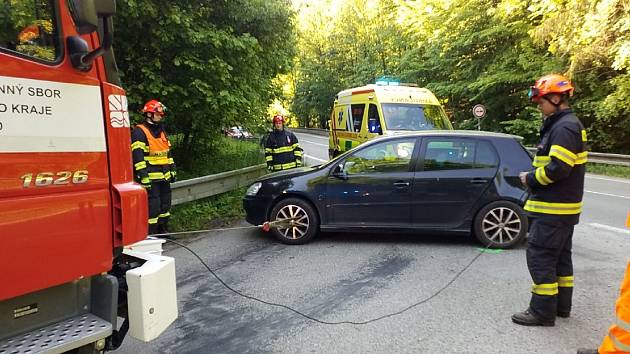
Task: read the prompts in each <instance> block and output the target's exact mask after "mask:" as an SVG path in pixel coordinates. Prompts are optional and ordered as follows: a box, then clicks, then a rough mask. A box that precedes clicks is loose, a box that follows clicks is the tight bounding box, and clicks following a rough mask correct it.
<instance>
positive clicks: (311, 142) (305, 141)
mask: <svg viewBox="0 0 630 354" xmlns="http://www.w3.org/2000/svg"><path fill="white" fill-rule="evenodd" d="M299 142H304V143H309V144H313V145H317V146H324V147H326V148H327V147H328V144H320V143H316V142H314V141H309V140H304V139H302V140H300V141H299Z"/></svg>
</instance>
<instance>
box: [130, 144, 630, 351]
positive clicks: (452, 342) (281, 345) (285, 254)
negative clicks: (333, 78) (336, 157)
mask: <svg viewBox="0 0 630 354" xmlns="http://www.w3.org/2000/svg"><path fill="white" fill-rule="evenodd" d="M298 138H299V139H300V141H301V144H302V146H303V147H304V148H305V150H306V152H307V154H312V156H314V157H316V158H321V159H322V160H323V159H325V157H326V156H325V153H324V154H322V153H321V152H320V151H319V150H315V149H312V148H313V147H317V148H321V149H322V150H324V152H325V151H326V150H325V149H326V147H322V146H321V145H324V144H325V138H322V137H313V136H303V135H299V136H298ZM322 141H323V142H322ZM309 144H310V145H309ZM594 177H595V176H590V177H589V179H588V180H587V189H588V190H592V192H597V193H587V195H586V197H585V213H584V217H583V222H582V223H581V224H580V225H578V226H577V227H576V232H575V236H574V246H573V252H574V266H575V294H574V309H573V313H572V316H571V318H568V319H558V320H557V322H556V326H555V327H545V328H539V327H522V326H517V325H514V324H513V323H512V322H511V320H510V316H511V314H512V313H514V312H516V311H520V310H523V309H525V308H526V307H527V304H528V301H529V296H530V293H529V290H530V287H531V279H530V277H529V274H528V272H527V267H526V264H525V248H524V246H521V247H519V248H516V249H513V250H508V251H501V252H496V253H494V252H492V253H482V254H481V255H480V256H479V257H478V258H477V259H476V260H475V261H474V263H472V264H471V265H470V267H469V268H468V269H466V270H465V271H464V272H463V273H461V276H460V277H459V278H457V279H456V280H455V281H454V282H453V283H452V284H450V285H449V286H447V285H448V284H449V282H451V281H452V280H453V279H454V277H455V276H456V275H457V274H458V273H459V272H461V271H462V269H464V268H465V267H466V266H467V265H469V264H470V262H471V261H472V260H473V259H475V257H477V256H478V255H479V253H480V251H479V249H478V244H477V243H476V242H475V241H474V240H472V238H470V237H463V236H441V237H439V236H432V235H385V234H334V233H332V234H322V235H320V236H318V237H317V238H316V239H315V240H314V241H313V242H312V243H310V244H307V245H303V246H287V245H283V244H280V243H278V242H276V241H275V240H274V239H273V238H272V237H271V236H270V235H269V234H265V233H263V232H261V231H260V230H257V229H247V230H242V229H240V230H226V231H219V232H212V233H208V234H205V235H201V236H197V237H195V238H191V239H187V240H186V241H185V242H186V243H187V244H188V246H189V247H190V248H192V249H193V250H194V251H195V252H197V253H198V254H199V256H200V257H201V258H202V259H204V260H205V261H206V262H207V264H208V265H209V266H210V267H211V268H212V269H213V270H215V271H216V273H217V274H218V275H219V276H220V277H222V278H223V279H224V281H225V282H226V283H227V284H229V286H231V287H232V288H234V289H236V290H238V291H240V292H242V293H244V294H247V295H249V296H254V297H257V298H260V299H264V300H266V301H269V302H275V303H280V304H284V305H286V306H290V307H292V308H294V309H296V310H298V311H301V312H303V313H305V314H307V315H309V316H311V317H314V318H316V319H319V320H322V321H327V322H339V321H352V322H364V321H369V320H370V319H374V318H379V317H382V316H387V315H389V314H393V313H396V312H400V311H401V310H404V309H407V310H406V311H404V312H402V313H400V314H398V315H392V316H389V317H385V318H383V319H381V320H378V321H374V322H371V323H368V324H362V325H359V324H338V325H331V324H322V323H319V322H316V321H313V320H310V319H307V318H305V317H303V316H300V315H298V314H296V313H294V312H291V311H290V310H287V309H285V308H281V307H276V306H270V305H266V304H263V303H260V302H256V301H253V300H251V299H246V298H243V297H241V296H239V295H236V294H235V293H233V292H232V291H230V290H228V289H227V288H225V287H224V286H223V285H222V284H221V283H220V282H218V281H217V280H216V279H215V278H213V277H212V276H211V275H210V274H209V273H208V271H207V270H205V268H203V266H202V265H201V264H200V263H199V261H198V260H197V259H196V258H194V257H193V256H192V255H191V254H190V253H188V251H187V250H185V249H182V248H179V247H176V246H174V245H169V246H168V247H167V250H166V253H165V254H166V255H169V256H171V257H174V258H175V259H176V267H177V279H178V302H179V310H180V315H179V318H178V319H177V321H176V322H175V323H173V324H172V325H171V326H170V327H169V328H168V330H167V331H166V332H165V333H163V334H162V335H161V336H160V337H159V338H158V339H156V340H154V341H153V342H151V343H141V342H139V341H136V340H134V339H132V338H127V339H126V340H125V343H124V345H123V347H122V348H121V349H120V350H119V352H120V353H133V354H141V353H392V352H397V353H523V354H525V353H544V354H548V353H549V354H553V353H567V354H568V353H575V351H576V348H579V347H595V346H597V345H598V343H599V341H600V340H601V338H602V337H603V335H604V334H605V333H606V329H607V327H608V326H609V325H610V324H611V323H612V321H613V319H614V301H615V299H616V296H617V293H618V289H619V283H620V281H621V277H622V276H623V270H624V269H625V265H626V263H627V262H628V260H629V255H630V247H629V242H628V240H629V238H630V231H628V230H624V229H621V227H623V220H616V219H615V218H616V215H619V217H620V219H624V220H625V215H626V214H625V213H626V212H627V210H628V209H630V203H628V200H627V199H624V198H621V197H620V196H630V192H629V188H630V184H628V182H627V181H622V180H621V181H618V182H614V181H609V180H601V179H596V178H594ZM603 193H606V194H603ZM624 193H625V194H624ZM608 194H610V195H608ZM617 207H621V208H625V211H621V210H619V211H616V210H615V208H617ZM602 208H604V209H603V210H600V209H602ZM615 213H617V214H615ZM245 225H247V224H245V223H244V222H243V223H242V224H240V225H236V226H245ZM444 286H447V287H446V288H445V289H444V290H443V291H441V292H439V290H440V289H442V288H443V287H444ZM436 294H437V295H436ZM414 305H415V306H414Z"/></svg>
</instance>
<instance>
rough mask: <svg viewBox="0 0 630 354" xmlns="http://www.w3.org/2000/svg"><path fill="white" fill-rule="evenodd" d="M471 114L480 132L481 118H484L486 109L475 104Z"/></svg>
mask: <svg viewBox="0 0 630 354" xmlns="http://www.w3.org/2000/svg"><path fill="white" fill-rule="evenodd" d="M472 114H473V116H474V117H475V118H477V130H481V118H483V117H485V116H486V107H484V106H483V105H481V104H476V105H475V106H474V107H473V109H472Z"/></svg>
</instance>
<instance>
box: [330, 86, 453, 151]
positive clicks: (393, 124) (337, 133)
mask: <svg viewBox="0 0 630 354" xmlns="http://www.w3.org/2000/svg"><path fill="white" fill-rule="evenodd" d="M328 125H329V140H328V155H329V156H330V157H331V158H332V157H335V156H337V155H339V154H341V153H343V152H345V151H348V150H350V149H352V148H353V147H355V146H358V145H360V144H361V143H364V142H366V141H368V140H370V139H373V138H375V137H378V136H379V135H392V134H402V133H404V132H409V131H418V130H429V129H450V130H452V129H453V126H452V125H451V122H450V121H449V120H448V117H447V116H446V113H445V112H444V108H443V107H442V106H441V105H440V102H438V100H437V98H436V97H435V95H433V93H431V91H429V90H427V89H425V88H420V87H417V86H412V85H410V84H392V83H391V82H389V83H387V82H386V83H384V84H383V83H377V84H376V85H373V84H370V85H366V86H361V87H355V88H351V89H348V90H343V91H341V92H339V93H338V94H337V99H336V100H335V104H334V106H333V110H332V114H331V117H330V121H329V124H328Z"/></svg>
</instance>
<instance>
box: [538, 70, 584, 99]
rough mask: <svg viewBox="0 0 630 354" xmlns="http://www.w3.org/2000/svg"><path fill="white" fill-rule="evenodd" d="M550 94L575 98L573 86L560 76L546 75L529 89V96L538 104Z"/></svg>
mask: <svg viewBox="0 0 630 354" xmlns="http://www.w3.org/2000/svg"><path fill="white" fill-rule="evenodd" d="M550 93H559V94H565V93H566V94H568V95H569V96H573V85H572V84H571V81H570V80H569V79H567V78H566V77H564V76H562V75H558V74H551V75H545V76H543V77H541V78H540V79H538V81H536V83H535V84H534V86H532V87H530V88H529V92H528V94H527V95H528V96H529V99H530V100H532V101H533V102H538V100H540V99H541V98H542V97H543V96H545V95H548V94H550Z"/></svg>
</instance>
